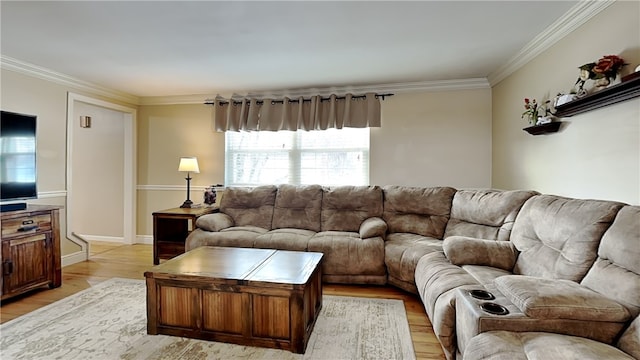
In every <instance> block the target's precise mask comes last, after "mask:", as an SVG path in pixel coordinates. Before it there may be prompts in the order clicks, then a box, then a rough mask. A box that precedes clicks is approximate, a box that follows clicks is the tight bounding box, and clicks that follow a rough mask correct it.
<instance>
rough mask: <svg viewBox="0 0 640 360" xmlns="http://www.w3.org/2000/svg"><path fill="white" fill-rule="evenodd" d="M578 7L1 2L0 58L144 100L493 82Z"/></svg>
mask: <svg viewBox="0 0 640 360" xmlns="http://www.w3.org/2000/svg"><path fill="white" fill-rule="evenodd" d="M578 3H579V2H578V1H411V2H400V1H386V2H381V1H339V2H330V1H317V2H310V1H295V2H292V1H284V2H276V1H255V2H249V1H233V2H231V1H125V2H115V1H102V2H95V1H71V2H61V1H50V2H32V1H15V2H13V1H4V0H3V1H1V2H0V14H1V25H0V26H1V27H0V30H1V42H0V46H1V53H2V56H3V59H5V60H6V59H8V58H11V59H14V60H17V61H19V62H24V63H27V64H32V65H36V66H37V67H42V68H45V69H48V70H51V71H54V72H57V73H61V74H65V75H68V76H71V77H73V78H76V79H80V80H82V81H87V82H90V83H92V84H96V85H98V86H101V87H105V88H108V89H113V90H117V91H120V92H123V93H126V94H130V95H134V96H137V97H153V96H179V95H192V94H208V95H216V94H230V93H251V92H265V91H294V90H296V89H311V88H319V89H328V88H345V87H350V86H351V87H354V86H355V87H366V86H373V85H377V84H397V83H413V82H425V81H426V82H428V81H442V80H458V79H476V78H487V77H488V76H490V75H491V74H492V73H493V72H495V71H496V70H498V69H499V68H500V67H501V66H503V65H504V64H505V63H507V62H509V61H510V59H512V58H513V57H514V56H515V55H516V54H518V52H519V51H521V50H522V49H523V47H525V46H526V45H527V44H529V43H530V42H531V41H532V40H534V39H535V38H536V37H537V36H539V35H540V34H541V33H543V32H544V31H545V30H546V29H548V28H549V26H550V25H552V24H554V22H556V21H558V19H560V18H561V17H562V16H563V15H565V14H566V13H568V12H569V11H570V10H571V9H572V8H574V7H575V6H577V4H578Z"/></svg>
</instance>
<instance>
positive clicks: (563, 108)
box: [553, 77, 640, 117]
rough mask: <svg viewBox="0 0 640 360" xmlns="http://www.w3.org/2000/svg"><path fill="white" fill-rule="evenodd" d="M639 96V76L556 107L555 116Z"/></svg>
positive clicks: (570, 114) (592, 108)
mask: <svg viewBox="0 0 640 360" xmlns="http://www.w3.org/2000/svg"><path fill="white" fill-rule="evenodd" d="M638 96H640V77H635V78H632V79H631V80H628V81H624V82H621V83H619V84H615V85H612V86H609V87H608V88H606V89H604V90H600V91H598V92H595V93H593V94H590V95H587V96H585V97H583V98H580V99H576V100H573V101H570V102H568V103H566V104H562V105H560V106H558V107H556V112H555V113H554V114H553V115H554V116H556V117H569V116H573V115H577V114H582V113H584V112H587V111H590V110H594V109H598V108H601V107H605V106H608V105H611V104H615V103H619V102H622V101H625V100H629V99H633V98H635V97H638Z"/></svg>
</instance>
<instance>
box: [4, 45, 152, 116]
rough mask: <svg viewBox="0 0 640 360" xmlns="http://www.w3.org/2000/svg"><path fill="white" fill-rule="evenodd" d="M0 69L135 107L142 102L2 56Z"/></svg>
mask: <svg viewBox="0 0 640 360" xmlns="http://www.w3.org/2000/svg"><path fill="white" fill-rule="evenodd" d="M0 67H1V68H2V69H5V70H9V71H13V72H17V73H21V74H24V75H28V76H31V77H35V78H39V79H42V80H46V81H51V82H53V83H57V84H60V85H65V86H69V87H72V88H74V89H78V90H82V91H86V92H88V93H91V94H94V95H99V96H104V97H107V98H109V99H113V100H117V101H122V102H125V103H129V104H133V105H138V103H139V102H140V98H138V97H137V96H134V95H131V94H127V93H124V92H121V91H117V90H113V89H109V88H106V87H103V86H100V85H96V84H93V83H90V82H88V81H84V80H80V79H78V78H75V77H72V76H69V75H65V74H63V73H59V72H56V71H53V70H49V69H47V68H43V67H41V66H38V65H34V64H30V63H27V62H25V61H22V60H18V59H14V58H12V57H9V56H5V55H0Z"/></svg>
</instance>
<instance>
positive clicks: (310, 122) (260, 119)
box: [207, 93, 392, 131]
mask: <svg viewBox="0 0 640 360" xmlns="http://www.w3.org/2000/svg"><path fill="white" fill-rule="evenodd" d="M391 95H392V94H385V95H384V96H391ZM382 96H383V95H377V94H374V93H367V94H365V95H353V94H346V95H344V96H337V95H335V94H334V95H331V96H329V97H326V98H323V97H322V96H320V95H317V96H313V97H311V98H307V99H305V98H302V97H300V98H297V99H296V98H294V99H290V98H288V97H285V98H283V99H261V100H258V99H246V98H245V99H242V100H233V99H230V100H225V99H216V100H214V101H212V102H208V103H207V104H211V105H214V111H213V114H214V129H215V130H216V131H240V130H245V131H278V130H291V131H296V130H307V131H308V130H326V129H329V128H337V129H341V128H343V127H353V128H365V127H380V99H379V97H382Z"/></svg>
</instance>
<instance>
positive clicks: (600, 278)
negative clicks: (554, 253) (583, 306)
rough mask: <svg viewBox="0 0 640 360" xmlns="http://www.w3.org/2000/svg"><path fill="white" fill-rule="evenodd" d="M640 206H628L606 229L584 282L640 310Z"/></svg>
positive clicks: (595, 289) (633, 310)
mask: <svg viewBox="0 0 640 360" xmlns="http://www.w3.org/2000/svg"><path fill="white" fill-rule="evenodd" d="M639 259H640V206H625V207H623V208H622V209H621V210H620V211H619V212H618V215H617V216H616V219H615V220H614V222H613V224H612V225H611V227H610V228H609V229H608V230H607V232H605V233H604V236H603V237H602V242H601V243H600V247H599V248H598V260H596V262H595V264H594V265H593V266H592V267H591V269H589V272H588V273H587V276H585V277H584V279H583V280H582V285H584V286H586V287H588V288H590V289H592V290H594V291H597V292H599V293H601V294H605V295H607V296H608V297H611V298H612V299H615V300H616V301H618V302H620V303H622V304H624V305H625V306H626V307H627V308H628V309H629V311H631V313H632V314H633V315H636V314H638V313H640V260H639Z"/></svg>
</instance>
